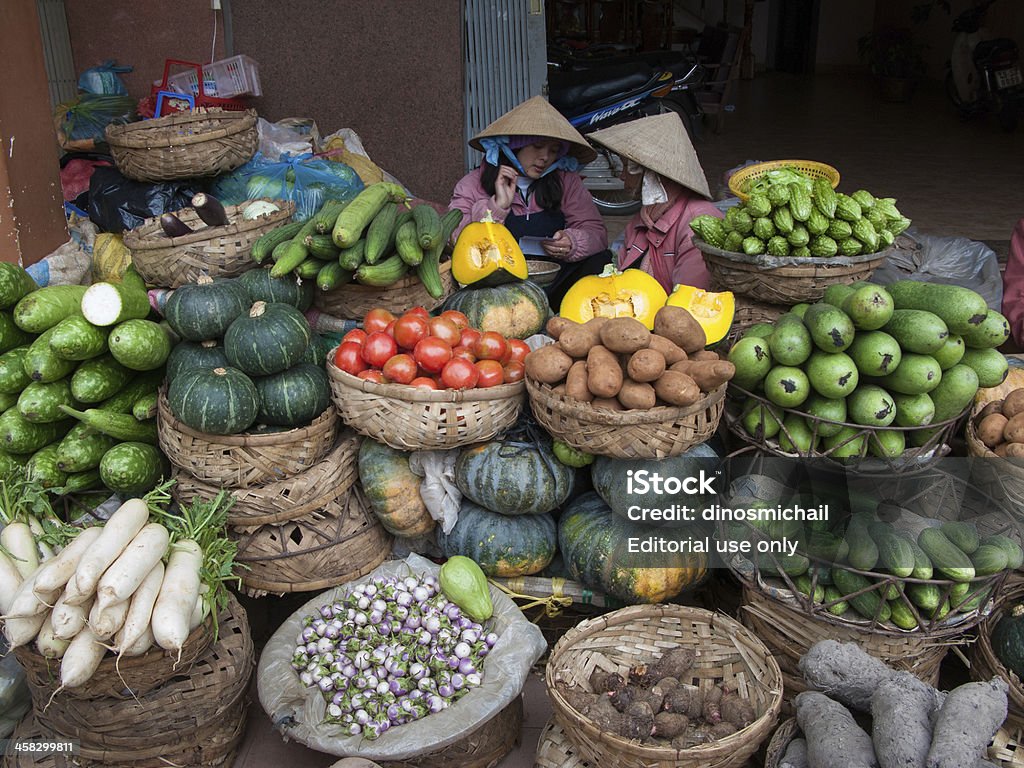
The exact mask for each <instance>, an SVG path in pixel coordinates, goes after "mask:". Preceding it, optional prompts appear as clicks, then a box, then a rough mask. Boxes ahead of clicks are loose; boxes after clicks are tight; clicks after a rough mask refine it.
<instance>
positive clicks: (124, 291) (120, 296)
mask: <svg viewBox="0 0 1024 768" xmlns="http://www.w3.org/2000/svg"><path fill="white" fill-rule="evenodd" d="M149 312H150V306H149V293H148V292H147V291H146V283H145V282H144V281H143V279H142V278H141V277H139V273H138V272H136V271H135V269H134V268H132V267H131V266H129V267H128V269H127V270H126V271H125V273H124V277H123V278H121V282H120V283H93V284H92V285H90V286H89V288H88V289H87V290H86V292H85V294H84V295H83V296H82V315H83V316H84V317H85V319H86V320H88V321H89V322H90V323H92V324H93V325H95V326H99V327H101V328H106V327H109V326H111V325H117V324H118V323H123V322H124V321H126V320H144V319H145V318H147V317H148V316H149Z"/></svg>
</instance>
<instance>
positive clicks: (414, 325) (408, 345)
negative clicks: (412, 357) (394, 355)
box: [395, 312, 430, 349]
mask: <svg viewBox="0 0 1024 768" xmlns="http://www.w3.org/2000/svg"><path fill="white" fill-rule="evenodd" d="M429 334H430V326H429V325H428V324H427V320H426V318H424V317H420V316H419V315H418V314H416V315H414V314H412V313H411V312H406V313H405V314H404V315H402V316H401V317H400V318H398V319H397V320H396V321H395V341H397V342H398V346H400V347H401V348H402V349H414V348H415V347H416V343H417V342H418V341H420V339H425V338H426V337H427V336H428V335H429Z"/></svg>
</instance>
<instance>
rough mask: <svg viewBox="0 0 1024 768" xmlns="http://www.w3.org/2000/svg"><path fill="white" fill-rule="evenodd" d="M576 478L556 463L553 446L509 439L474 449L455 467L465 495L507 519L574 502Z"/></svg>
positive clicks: (541, 511)
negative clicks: (573, 491) (572, 497)
mask: <svg viewBox="0 0 1024 768" xmlns="http://www.w3.org/2000/svg"><path fill="white" fill-rule="evenodd" d="M524 438H525V436H524ZM574 477H575V472H574V471H573V469H572V468H571V467H567V466H565V465H564V464H562V462H560V461H558V459H557V458H555V454H554V452H553V451H552V449H551V444H550V443H545V442H533V441H531V440H529V439H528V438H525V441H520V440H519V439H516V437H512V438H510V437H508V436H506V437H505V439H503V440H493V441H491V442H489V443H480V444H478V445H474V446H471V447H469V448H466V449H465V450H464V451H462V453H460V454H459V458H458V460H457V461H456V463H455V483H456V485H458V486H459V490H460V491H462V494H463V495H464V496H466V497H468V498H469V499H470V500H472V501H474V502H476V503H477V504H479V505H480V506H482V507H484V508H485V509H489V510H491V511H492V512H499V513H501V514H503V515H538V514H543V513H544V512H550V511H551V510H553V509H555V507H558V506H560V505H561V504H562V502H564V501H565V500H566V499H567V498H568V497H569V494H570V493H571V492H572V486H573V479H574Z"/></svg>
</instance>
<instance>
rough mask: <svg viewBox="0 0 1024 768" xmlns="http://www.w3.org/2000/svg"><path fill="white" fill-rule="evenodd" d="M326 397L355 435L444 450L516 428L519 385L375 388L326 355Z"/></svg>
mask: <svg viewBox="0 0 1024 768" xmlns="http://www.w3.org/2000/svg"><path fill="white" fill-rule="evenodd" d="M327 375H328V376H329V377H330V379H331V397H332V399H333V400H334V404H335V405H336V406H338V411H339V412H340V413H341V418H342V419H343V420H344V421H345V423H346V424H348V425H349V426H350V427H352V428H353V429H354V430H356V432H359V433H360V434H363V435H366V436H367V437H372V438H373V439H374V440H378V441H380V442H382V443H386V444H387V445H390V446H391V447H392V448H396V449H398V450H400V451H419V450H446V449H448V448H459V447H461V446H464V445H471V444H472V443H479V442H483V441H484V440H490V439H491V438H492V437H494V436H495V435H498V434H500V433H502V432H504V431H505V430H506V429H508V428H509V427H511V426H512V425H513V424H515V423H516V420H517V419H518V418H519V411H520V410H521V409H522V407H523V386H524V385H523V383H522V382H521V381H517V382H516V383H514V384H501V385H499V386H497V387H490V388H487V389H463V390H457V389H432V390H428V389H418V388H416V387H408V386H405V385H403V384H376V383H374V382H372V381H366V380H365V379H360V378H358V377H357V376H352V375H350V374H348V373H345V372H344V371H342V370H341V369H340V368H338V366H336V365H335V364H334V354H333V353H332V354H330V355H328V356H327Z"/></svg>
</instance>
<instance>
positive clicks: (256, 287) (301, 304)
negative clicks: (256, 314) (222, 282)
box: [235, 268, 315, 312]
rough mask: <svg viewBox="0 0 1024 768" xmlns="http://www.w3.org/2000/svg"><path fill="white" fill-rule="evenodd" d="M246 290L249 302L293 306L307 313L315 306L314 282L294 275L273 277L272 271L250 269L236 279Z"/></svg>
mask: <svg viewBox="0 0 1024 768" xmlns="http://www.w3.org/2000/svg"><path fill="white" fill-rule="evenodd" d="M235 282H237V283H238V284H239V285H241V286H242V287H243V288H245V290H246V292H247V293H248V294H249V302H250V303H253V302H257V301H265V302H268V303H270V302H274V303H276V304H291V305H292V306H293V307H295V308H296V309H299V310H302V311H303V312H305V311H306V310H307V309H309V308H310V307H311V306H313V292H314V286H315V282H314V281H313V280H299V279H297V278H296V277H295V276H294V275H286V276H285V277H271V276H270V269H269V268H267V269H250V270H249V271H248V272H245V273H244V274H242V275H241V276H239V277H237V278H235Z"/></svg>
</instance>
